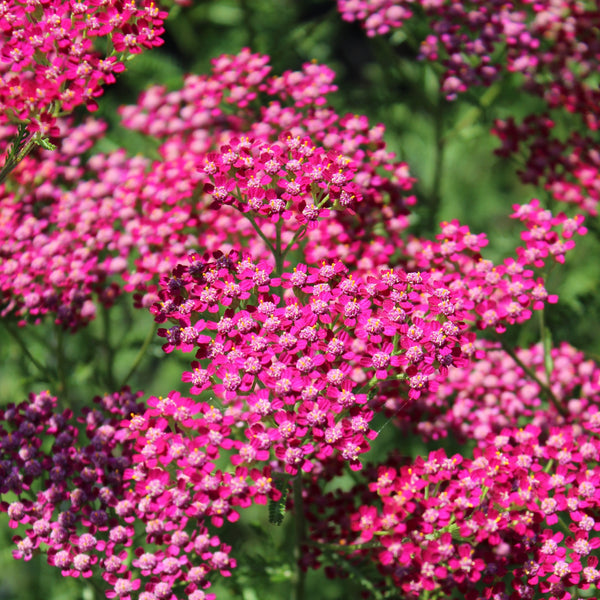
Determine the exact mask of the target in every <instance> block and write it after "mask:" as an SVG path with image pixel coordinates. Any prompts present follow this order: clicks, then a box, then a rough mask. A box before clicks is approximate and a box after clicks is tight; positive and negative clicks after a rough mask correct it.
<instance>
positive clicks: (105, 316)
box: [102, 305, 115, 390]
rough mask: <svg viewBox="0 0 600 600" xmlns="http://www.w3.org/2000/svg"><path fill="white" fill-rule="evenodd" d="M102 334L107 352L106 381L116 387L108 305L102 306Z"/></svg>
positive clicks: (111, 386) (111, 387)
mask: <svg viewBox="0 0 600 600" xmlns="http://www.w3.org/2000/svg"><path fill="white" fill-rule="evenodd" d="M102 334H103V340H102V341H103V344H104V351H105V353H106V381H107V383H108V386H109V387H110V389H111V390H112V389H114V387H115V375H114V359H115V353H114V350H113V347H112V346H111V344H110V338H111V322H110V312H109V310H108V308H107V307H106V306H104V305H103V306H102Z"/></svg>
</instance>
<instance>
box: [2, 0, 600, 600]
mask: <svg viewBox="0 0 600 600" xmlns="http://www.w3.org/2000/svg"><path fill="white" fill-rule="evenodd" d="M422 35H423V31H422V29H420V25H419V23H416V24H414V25H412V26H411V27H410V28H408V29H407V30H406V31H400V32H396V33H395V34H393V35H392V36H391V37H385V38H371V39H370V38H367V36H366V35H365V34H364V32H363V31H362V30H361V28H360V27H359V26H358V25H357V24H349V23H345V22H343V21H342V19H341V17H340V15H339V13H338V12H337V10H336V5H335V2H333V1H332V0H303V1H302V2H298V1H297V0H219V1H214V0H209V1H195V2H193V4H192V6H190V7H185V8H184V7H179V6H174V7H172V9H171V16H170V18H169V20H168V21H167V24H166V34H165V36H164V38H165V44H164V45H163V46H162V47H160V48H157V49H154V50H152V51H150V52H146V53H144V54H142V55H139V56H136V57H135V58H134V59H133V60H131V61H130V62H129V63H128V69H127V71H126V72H125V73H124V74H122V75H121V76H120V78H119V80H118V82H117V84H116V85H114V86H112V87H110V88H108V89H107V90H106V91H105V94H104V96H103V97H102V98H101V99H100V110H99V112H98V113H97V116H98V117H100V118H102V119H105V120H107V121H108V122H109V123H110V125H111V128H110V130H109V132H108V136H107V140H106V141H105V142H104V145H105V148H104V149H108V148H114V147H117V146H124V147H126V148H127V149H128V150H129V151H130V152H131V153H133V154H135V153H137V152H143V151H144V144H143V140H142V139H141V136H140V137H136V136H135V135H131V133H126V132H124V131H123V130H121V129H119V119H118V116H117V107H118V106H119V105H121V104H131V103H134V102H135V100H136V98H137V96H138V94H139V93H140V92H141V91H142V90H144V89H145V88H147V87H148V86H149V85H152V84H156V83H161V84H164V85H166V86H167V87H168V88H169V89H177V88H178V87H180V85H181V82H182V77H183V75H184V74H186V73H189V72H192V73H205V72H208V71H209V70H210V60H211V59H212V58H214V57H216V56H218V55H219V54H222V53H227V54H234V53H236V52H238V51H239V50H240V49H241V48H242V47H245V46H249V47H250V48H251V49H252V50H253V51H254V52H260V53H264V54H268V55H270V56H271V65H272V73H274V74H279V73H281V72H283V71H285V70H296V69H298V68H300V67H301V65H302V64H303V63H305V62H308V61H311V60H316V61H317V62H320V63H325V64H327V65H328V66H330V67H331V68H332V69H333V70H334V71H335V72H336V73H337V79H336V83H337V85H338V86H339V91H338V92H337V93H336V94H334V95H332V96H331V102H332V104H333V106H334V108H335V109H336V110H337V111H338V113H340V114H344V113H348V112H349V113H359V114H365V115H367V116H368V117H369V118H370V121H371V123H373V124H375V123H377V122H382V123H384V124H385V126H386V130H387V135H386V139H387V142H388V144H389V146H390V148H391V149H392V150H393V151H395V152H396V153H397V154H398V156H399V157H400V158H401V159H403V160H406V161H407V162H408V164H409V165H410V168H411V171H412V174H413V175H414V176H416V177H417V178H418V183H417V184H416V187H415V190H414V191H415V193H416V195H417V197H418V205H417V206H416V208H415V212H414V214H413V216H412V217H411V219H412V224H413V232H414V233H416V234H418V235H423V236H432V235H435V233H437V223H438V222H439V221H441V220H451V219H454V218H456V219H458V220H459V221H461V222H463V223H465V224H468V225H469V226H470V228H471V230H472V231H473V232H476V233H478V232H486V233H487V235H488V238H489V240H490V245H489V247H488V248H487V249H486V252H485V255H486V257H488V258H491V259H493V260H502V259H503V258H504V257H505V256H507V255H508V254H509V253H510V252H511V250H512V249H514V247H515V245H516V244H517V242H518V228H517V227H516V223H515V222H514V221H511V220H510V219H509V218H508V215H509V214H510V212H511V206H512V204H515V203H522V202H527V201H529V200H530V199H531V198H534V197H539V198H540V199H541V200H542V201H544V202H546V203H548V202H549V199H548V198H547V197H546V195H545V192H543V190H539V189H536V188H534V187H532V186H525V185H523V184H521V183H520V182H519V180H518V178H517V176H516V175H515V165H514V164H511V163H510V162H508V161H505V160H501V159H499V158H498V157H496V156H494V154H493V150H494V148H495V147H496V146H497V142H496V139H495V138H493V137H492V136H491V135H490V133H489V130H490V128H491V124H492V121H493V119H494V118H498V117H506V116H508V115H513V116H515V117H517V118H519V117H521V116H524V115H526V114H528V113H531V112H535V111H537V110H540V105H539V102H538V101H537V100H535V99H533V98H529V97H527V96H525V95H524V94H522V93H521V92H520V91H519V90H518V87H517V85H518V81H516V80H515V81H510V80H507V81H505V82H503V84H502V85H501V86H497V87H495V88H493V89H491V88H490V89H488V90H486V89H481V90H472V91H471V92H470V93H469V94H468V95H465V96H463V97H461V98H459V100H457V101H455V102H453V103H450V102H447V101H446V100H444V99H443V98H441V96H440V94H439V86H438V79H437V75H436V70H435V69H434V68H433V67H432V66H431V65H427V64H424V63H421V62H418V61H417V53H418V42H419V40H420V36H421V37H422ZM440 148H443V149H442V150H440ZM440 153H441V154H440ZM561 209H562V208H561ZM594 227H595V230H596V231H597V230H598V226H597V224H596V225H595V226H594ZM577 243H578V247H577V249H576V250H575V251H574V252H572V253H571V254H570V255H569V256H568V258H567V264H566V266H563V267H559V268H556V269H554V270H553V272H552V273H551V274H550V276H549V280H548V285H547V288H548V290H549V291H550V292H551V293H558V294H559V296H560V303H559V304H558V305H556V306H552V307H550V308H549V309H547V310H546V315H545V318H546V324H547V325H548V326H549V328H550V330H551V332H552V336H553V339H554V342H555V343H558V342H560V341H563V340H567V341H569V342H570V343H571V344H573V345H575V346H576V347H578V348H581V349H583V350H585V351H586V352H587V353H588V354H589V355H590V356H594V357H595V356H598V355H600V341H599V340H600V335H599V333H600V327H599V319H598V316H599V314H600V301H599V299H598V294H597V289H598V284H599V281H600V260H598V257H600V247H599V244H598V236H597V235H595V234H590V235H588V236H586V237H585V238H583V239H578V240H577ZM99 317H100V318H99V319H98V320H97V321H96V322H94V323H93V324H92V325H91V326H90V327H89V328H87V329H85V330H83V331H80V332H78V334H77V336H63V338H62V339H61V334H60V333H59V332H58V331H57V330H56V328H55V327H53V326H52V325H51V324H49V323H44V324H42V325H40V326H38V327H35V328H28V329H27V331H22V332H20V333H21V336H22V339H23V340H24V343H25V345H26V347H27V348H28V350H29V351H30V352H31V354H32V355H33V356H35V357H36V358H38V360H40V361H41V362H44V361H47V363H48V364H50V365H53V364H54V361H55V360H56V358H55V357H56V348H57V347H58V345H59V344H62V346H63V347H64V351H65V357H66V362H65V364H64V365H63V368H64V369H66V371H67V373H68V374H69V380H70V385H71V389H70V390H69V398H70V401H71V403H72V405H73V407H74V408H77V407H78V406H81V405H83V404H85V403H87V402H89V401H90V400H91V398H92V397H93V396H95V395H97V394H102V393H103V392H105V391H107V387H106V381H105V380H103V379H102V378H101V377H100V376H99V373H100V371H101V369H98V368H97V366H98V364H103V361H108V360H110V359H111V355H112V354H113V353H114V352H118V355H117V361H116V363H115V364H116V368H115V380H117V381H120V380H122V379H123V377H124V376H125V374H126V372H127V370H128V368H129V365H131V363H132V361H133V360H134V358H135V355H136V353H137V350H138V349H139V347H140V346H141V344H142V343H143V340H144V339H145V337H146V336H147V334H148V332H149V331H151V330H152V328H153V320H152V317H151V315H150V314H134V312H133V310H132V309H131V306H130V300H129V299H128V298H121V299H120V301H119V303H118V304H117V307H116V309H115V310H114V311H111V312H110V315H104V316H103V315H100V316H99ZM105 317H106V319H107V320H104V319H105ZM106 327H109V329H110V330H111V331H110V338H109V339H110V340H111V345H110V347H108V346H106V345H103V343H101V342H100V341H99V340H101V339H102V338H103V336H104V332H105V328H106ZM0 329H2V328H0ZM13 329H14V328H13ZM507 335H508V336H509V338H510V340H511V342H512V343H513V344H519V345H527V344H530V343H533V342H536V341H538V339H539V327H538V323H537V320H536V319H534V320H532V322H531V323H529V324H527V325H525V326H523V327H514V328H512V329H511V330H509V332H508V334H507ZM160 346H161V344H160V342H159V340H158V339H155V341H154V342H153V343H152V344H151V345H150V347H149V351H148V358H147V359H146V360H145V362H144V364H143V367H142V368H141V369H140V370H139V371H138V372H137V373H136V375H135V376H134V377H133V378H132V379H131V381H129V384H130V385H131V386H132V388H133V389H134V390H135V389H143V390H146V391H147V392H149V393H151V394H154V395H158V394H166V393H167V392H168V391H169V390H171V389H179V390H180V391H182V392H184V391H187V386H186V385H184V384H182V383H181V382H180V374H181V372H182V371H183V370H184V369H185V368H187V365H188V361H187V360H185V359H184V358H177V357H175V356H174V355H169V357H168V360H167V357H166V356H165V355H164V354H163V352H162V350H161V347H160ZM47 385H48V384H47V383H46V382H43V381H40V379H39V376H38V374H37V373H36V370H35V368H34V367H33V366H32V365H31V362H30V361H29V360H28V359H27V357H26V356H25V354H24V352H23V348H22V347H20V346H19V345H18V344H17V343H16V342H15V341H14V339H13V338H12V337H11V334H10V332H9V331H8V330H7V329H6V328H4V329H3V338H2V342H1V343H0V404H2V405H5V404H6V403H8V402H18V401H20V400H22V399H24V398H25V396H26V394H27V393H28V392H29V391H31V390H39V389H41V388H45V387H47ZM51 391H52V392H53V393H56V390H51ZM394 433H395V432H394V430H393V428H392V427H388V428H386V430H385V432H384V435H382V438H381V439H380V440H378V446H376V447H375V449H374V451H373V452H374V454H373V456H372V457H370V458H372V459H374V460H376V456H377V453H378V452H379V453H381V452H383V450H384V449H387V448H390V447H394V448H398V449H399V450H400V452H403V453H405V454H413V455H414V454H416V453H419V452H423V451H425V450H426V448H425V447H424V446H423V444H422V443H421V442H419V441H417V440H414V439H411V438H410V437H407V436H402V437H401V438H399V436H398V435H394ZM349 483H350V481H349V480H348V481H342V482H341V484H342V485H348V484H349ZM265 519H266V508H265V509H261V508H260V507H258V508H253V509H252V511H251V513H250V514H249V516H248V517H247V518H244V520H243V523H242V524H236V526H235V528H233V529H232V530H228V529H227V528H225V530H224V531H223V538H224V540H225V541H227V540H228V539H229V540H231V541H230V543H232V545H234V548H235V550H234V553H235V555H236V556H237V558H238V560H239V562H240V565H243V566H242V567H241V568H240V569H239V573H240V578H239V579H238V583H237V584H235V585H233V582H232V581H230V582H229V583H231V584H232V585H233V587H232V588H231V589H229V588H228V587H227V586H226V585H225V583H227V581H225V582H224V583H223V584H218V585H217V586H216V588H215V589H214V591H216V592H217V593H218V598H219V600H224V599H229V598H232V599H233V598H241V599H242V600H258V599H259V598H260V600H270V599H273V600H275V599H279V598H282V597H287V596H288V592H287V588H288V587H289V582H288V576H289V573H288V572H286V569H291V568H292V567H291V566H290V565H288V566H287V567H286V566H283V567H276V566H274V565H276V564H277V563H278V561H279V560H280V557H281V556H287V557H288V558H287V559H286V560H291V546H290V543H291V542H290V540H292V538H293V534H292V531H291V530H290V529H289V528H290V524H289V523H286V524H284V525H283V526H282V527H281V528H275V527H270V529H269V532H268V534H264V533H262V532H261V528H260V527H259V526H258V524H259V523H264V522H265ZM288 520H289V519H288ZM5 521H6V519H3V520H2V523H3V524H4V523H5ZM13 533H14V532H12V531H10V530H8V529H7V528H6V526H5V525H3V526H2V527H0V573H1V574H2V575H0V600H37V599H39V598H44V599H45V600H63V599H64V600H76V599H77V600H78V599H81V600H94V599H96V600H97V599H99V598H102V597H103V594H102V593H101V592H98V591H97V590H96V589H95V588H94V586H93V585H92V584H90V583H89V582H88V583H83V584H82V583H81V582H80V581H74V580H72V579H63V578H61V576H60V573H59V572H58V570H54V569H52V568H50V567H48V566H47V565H45V560H44V559H43V558H36V559H34V560H33V561H31V562H30V563H23V562H21V561H19V562H15V561H13V560H12V557H11V549H12V547H11V542H10V537H11V535H12V534H13ZM268 537H270V538H271V539H270V540H269V539H267V538H268ZM284 562H285V561H284ZM261 573H262V577H263V579H262V580H261V581H262V582H263V583H262V584H261V586H260V587H257V588H256V589H255V588H253V587H252V586H250V585H244V581H245V578H246V577H247V578H248V580H250V579H251V577H252V576H253V575H256V574H261ZM355 589H356V587H355V584H353V583H352V582H348V581H329V580H326V579H324V577H323V576H322V575H321V574H318V573H317V574H315V573H312V574H310V575H309V577H308V589H307V597H315V598H321V599H323V600H328V599H332V600H333V599H336V598H340V597H342V595H343V594H346V595H347V594H350V595H349V596H348V597H355V596H353V595H352V590H355Z"/></svg>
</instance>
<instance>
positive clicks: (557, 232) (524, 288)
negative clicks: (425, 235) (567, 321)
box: [405, 200, 587, 333]
mask: <svg viewBox="0 0 600 600" xmlns="http://www.w3.org/2000/svg"><path fill="white" fill-rule="evenodd" d="M513 209H514V211H515V212H514V213H513V214H512V215H511V216H512V218H515V219H519V220H520V221H521V222H522V223H523V224H524V226H525V228H526V230H525V231H524V232H522V233H521V237H522V239H523V241H524V242H525V246H524V247H518V248H517V249H516V256H515V257H510V258H507V259H505V260H504V263H503V264H501V265H494V263H493V262H492V261H489V260H485V259H483V258H482V257H481V254H480V250H481V248H483V247H484V246H486V245H487V239H486V237H485V235H483V234H479V235H474V234H472V233H471V232H470V230H469V228H468V227H467V226H464V225H460V224H459V223H458V221H456V220H454V221H452V222H450V223H442V233H441V234H438V235H437V236H436V238H437V240H435V241H430V240H421V239H413V240H412V241H410V242H408V243H407V245H406V250H405V252H406V259H407V264H408V265H410V266H412V267H413V268H418V269H427V270H432V271H433V275H432V276H433V277H434V278H437V279H438V280H439V281H440V282H443V283H444V284H445V285H446V286H448V287H449V288H450V289H452V290H462V291H461V307H462V308H463V309H464V310H469V311H471V313H472V317H471V318H472V319H473V318H474V319H476V324H477V326H478V327H479V328H481V329H485V328H486V327H494V328H495V329H496V331H497V332H498V333H502V332H503V331H504V330H505V328H506V323H509V324H514V323H523V322H524V321H526V320H528V319H529V318H530V317H531V309H533V310H539V309H541V308H543V306H544V303H545V302H549V303H555V302H556V301H557V300H558V298H557V297H556V296H554V295H550V294H548V292H547V291H546V288H545V287H544V282H543V279H542V278H540V277H537V276H536V273H535V270H534V269H538V268H542V267H544V266H545V265H546V262H547V261H548V260H549V259H551V260H554V261H556V262H559V263H562V262H564V254H565V252H567V251H568V250H570V249H572V248H573V247H574V244H575V242H574V240H573V239H572V238H573V235H574V234H575V233H577V234H578V235H585V234H586V232H587V229H586V228H585V227H583V225H582V223H583V217H581V216H576V217H573V218H569V217H567V216H566V215H565V214H564V213H559V214H558V215H556V216H554V215H553V214H552V213H551V212H550V211H548V210H545V209H544V208H542V207H541V206H540V203H539V201H538V200H532V201H531V202H530V203H529V204H524V205H521V206H519V205H514V206H513Z"/></svg>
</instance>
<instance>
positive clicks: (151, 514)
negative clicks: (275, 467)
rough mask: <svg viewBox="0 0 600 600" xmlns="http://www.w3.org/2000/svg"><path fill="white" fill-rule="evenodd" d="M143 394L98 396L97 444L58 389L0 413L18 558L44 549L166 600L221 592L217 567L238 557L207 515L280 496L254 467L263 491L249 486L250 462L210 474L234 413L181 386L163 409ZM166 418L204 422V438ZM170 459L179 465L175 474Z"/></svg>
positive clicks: (74, 572) (93, 416)
mask: <svg viewBox="0 0 600 600" xmlns="http://www.w3.org/2000/svg"><path fill="white" fill-rule="evenodd" d="M140 395H141V394H133V393H131V392H130V391H129V390H127V389H125V390H123V391H121V392H119V393H115V394H112V395H110V396H108V395H107V396H105V397H104V398H96V399H95V402H96V404H97V406H96V407H95V408H93V409H86V410H84V412H83V417H82V418H81V419H80V421H81V422H82V423H83V424H84V425H85V431H86V436H87V438H88V440H87V442H82V441H81V442H80V441H79V439H80V434H79V432H78V427H77V426H76V423H75V422H74V420H73V415H72V413H71V412H70V411H68V410H67V411H63V412H56V398H54V397H52V396H50V395H49V394H48V393H47V392H42V393H40V394H32V395H31V396H30V398H29V400H28V401H26V402H23V403H21V404H19V405H17V406H15V405H10V406H8V407H7V408H6V409H4V410H2V411H0V421H1V422H2V428H0V475H1V477H0V493H2V494H5V493H7V492H11V493H12V494H14V495H16V497H17V499H16V500H11V501H10V502H2V503H1V504H0V508H1V509H2V511H3V512H7V513H8V517H9V526H10V527H12V528H17V527H21V531H23V530H24V535H17V536H15V537H14V538H13V540H14V542H15V544H16V549H15V550H14V551H13V554H14V556H15V558H22V559H24V560H29V559H30V558H31V557H32V556H33V555H34V554H35V553H39V552H42V551H43V552H44V553H47V555H48V562H49V563H50V564H51V565H53V566H55V567H57V568H59V569H60V570H61V572H62V574H63V576H67V577H79V576H81V577H91V576H92V575H93V574H96V573H100V574H102V577H103V578H104V579H105V580H106V582H107V583H108V584H109V586H110V587H109V589H108V590H107V592H106V595H107V597H108V598H114V597H118V598H121V599H122V600H128V599H130V598H133V597H135V598H139V599H140V600H159V599H162V600H164V599H166V598H175V596H174V592H175V591H179V590H185V597H186V598H190V599H192V600H212V599H214V597H215V596H214V594H210V593H207V592H205V591H204V590H205V589H206V588H208V587H209V586H210V582H209V577H210V575H211V573H212V572H215V573H216V572H218V573H220V574H221V575H223V576H228V575H229V569H231V568H233V567H235V564H236V563H235V560H234V559H233V558H230V557H229V551H230V550H231V548H230V547H229V546H227V545H225V544H223V543H221V542H220V540H219V538H218V537H217V536H215V535H211V534H210V533H209V532H208V530H207V528H206V527H205V526H204V525H203V522H204V521H203V519H204V518H206V519H208V518H209V515H212V521H213V523H217V524H219V523H222V516H226V515H228V514H229V513H230V511H229V509H228V508H227V507H228V506H229V502H228V500H227V498H228V497H229V496H231V497H232V498H233V501H234V502H235V501H237V503H238V504H241V505H243V506H247V505H249V503H250V499H253V500H254V501H256V502H262V503H264V502H266V498H267V495H270V496H272V497H274V498H277V497H278V495H279V494H280V492H278V491H277V490H276V489H275V488H274V487H273V486H271V483H270V482H271V479H270V478H269V477H268V476H267V475H262V474H260V473H258V471H255V470H254V471H252V472H251V473H250V475H249V476H250V477H251V478H253V479H254V480H255V486H254V487H252V486H248V485H246V484H245V479H246V474H247V470H244V469H243V468H240V469H237V470H236V472H235V475H231V476H230V475H223V474H222V473H221V471H218V472H216V473H215V474H211V471H212V470H213V469H214V464H211V463H210V460H211V459H214V458H215V456H216V455H217V454H218V451H217V448H218V447H219V446H221V445H222V444H223V443H224V442H223V441H222V440H223V438H226V437H227V432H228V429H227V427H228V425H230V424H231V419H227V418H225V419H224V418H223V416H222V415H220V414H219V413H218V411H217V410H216V409H214V408H212V407H209V406H208V405H201V404H198V403H192V402H190V401H186V400H185V399H181V400H180V399H179V398H178V397H177V396H176V395H175V394H173V395H171V397H170V398H168V399H166V400H163V399H156V398H154V399H150V401H149V403H150V405H151V406H152V405H154V406H157V408H156V409H152V408H151V409H148V410H146V412H142V411H143V406H142V404H140V403H139V402H138V400H139V396H140ZM200 411H202V412H201V413H200V415H202V416H203V417H204V418H202V419H199V418H198V416H200V415H199V414H198V413H199V412H200ZM125 415H127V416H128V420H127V421H123V417H124V416H125ZM167 419H170V420H171V421H172V422H176V423H178V424H179V426H180V427H182V428H188V427H192V425H193V428H194V431H195V432H196V433H197V434H198V437H197V438H196V439H195V440H192V441H190V439H189V438H188V437H186V436H183V435H182V434H181V433H177V434H176V433H174V432H170V429H169V425H168V424H167ZM132 434H133V435H132ZM209 439H210V442H208V441H207V442H206V444H203V440H209ZM48 440H52V444H51V445H47V442H48ZM42 441H44V442H46V444H45V445H44V446H42ZM225 446H226V444H225ZM202 448H205V450H206V451H203V450H201V449H202ZM138 452H141V454H138ZM171 462H172V463H173V465H175V464H177V469H178V470H177V472H178V475H177V479H176V481H172V482H171V481H170V480H169V478H170V476H169V474H168V472H167V471H166V468H167V465H168V464H169V463H171ZM268 472H269V471H268V468H265V473H266V474H268ZM223 477H224V478H223ZM194 489H195V491H193V490H194ZM34 490H35V491H34ZM242 490H243V491H242ZM226 491H227V492H228V493H226ZM230 501H231V498H230ZM209 507H210V509H209ZM204 515H206V517H204ZM230 518H231V516H230ZM232 520H233V519H232ZM140 525H141V526H142V527H143V531H144V533H145V536H144V538H142V539H140V538H139V537H138V535H137V532H139V527H140ZM130 554H131V555H132V556H133V560H132V561H131V562H130V561H129V560H128V557H129V556H130ZM142 582H143V583H144V585H143V587H142Z"/></svg>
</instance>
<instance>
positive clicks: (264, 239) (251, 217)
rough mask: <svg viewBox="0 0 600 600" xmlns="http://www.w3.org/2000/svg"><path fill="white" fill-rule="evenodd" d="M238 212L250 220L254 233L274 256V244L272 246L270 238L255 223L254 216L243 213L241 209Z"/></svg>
mask: <svg viewBox="0 0 600 600" xmlns="http://www.w3.org/2000/svg"><path fill="white" fill-rule="evenodd" d="M237 210H240V209H239V208H238V209H237ZM240 213H242V215H244V217H246V219H248V221H250V224H251V225H252V227H254V230H255V231H256V233H258V235H259V237H260V239H261V240H262V241H263V242H264V243H265V244H266V245H267V246H268V247H269V250H270V251H271V252H272V254H273V256H274V257H275V258H276V256H277V254H276V252H275V246H273V244H272V243H271V240H270V239H269V238H268V237H267V236H266V235H265V234H264V233H263V232H262V231H261V229H260V227H259V226H258V225H257V224H256V220H255V219H254V217H253V216H252V215H251V214H250V213H245V212H243V211H241V210H240Z"/></svg>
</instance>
